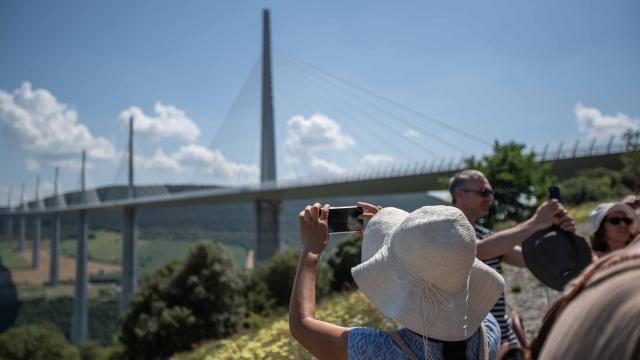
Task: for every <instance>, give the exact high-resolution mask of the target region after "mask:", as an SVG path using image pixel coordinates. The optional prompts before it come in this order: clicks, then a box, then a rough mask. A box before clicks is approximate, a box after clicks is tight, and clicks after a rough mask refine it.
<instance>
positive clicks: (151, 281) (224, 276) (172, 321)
mask: <svg viewBox="0 0 640 360" xmlns="http://www.w3.org/2000/svg"><path fill="white" fill-rule="evenodd" d="M242 319H244V304H243V299H242V281H241V277H240V274H239V272H238V271H237V270H236V268H235V266H234V264H233V261H232V259H231V257H230V255H229V254H228V253H227V251H226V250H225V249H224V248H223V247H222V246H220V245H217V244H208V243H200V244H198V245H197V246H195V247H194V248H192V249H191V250H190V252H189V255H188V256H187V258H186V259H185V260H184V262H172V263H169V264H167V265H165V266H164V267H162V268H160V269H159V270H158V271H156V272H155V273H153V274H152V275H151V276H149V277H148V278H146V279H145V280H143V282H142V284H141V288H140V291H139V292H138V294H136V296H135V297H134V298H133V301H132V302H131V309H130V311H129V312H128V313H127V314H126V316H125V318H124V321H123V326H122V330H121V333H120V334H119V336H118V342H119V343H121V345H122V346H123V350H122V354H121V357H125V358H133V359H151V358H153V359H155V358H168V357H169V356H170V355H171V354H173V353H174V352H177V351H183V350H187V349H190V348H191V347H192V346H193V344H195V343H196V342H198V341H201V340H204V339H217V338H221V337H224V336H228V335H230V334H232V333H233V332H235V330H236V328H237V325H238V324H239V323H240V321H241V320H242Z"/></svg>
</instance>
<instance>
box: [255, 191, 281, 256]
mask: <svg viewBox="0 0 640 360" xmlns="http://www.w3.org/2000/svg"><path fill="white" fill-rule="evenodd" d="M279 219H280V202H279V201H273V200H258V201H256V231H257V251H256V260H257V261H265V260H269V259H270V258H271V257H272V256H273V254H275V253H276V252H278V251H279V250H280V248H281V244H280V238H279V234H280V223H279Z"/></svg>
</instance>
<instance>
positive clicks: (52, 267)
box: [49, 213, 60, 286]
mask: <svg viewBox="0 0 640 360" xmlns="http://www.w3.org/2000/svg"><path fill="white" fill-rule="evenodd" d="M52 235H53V236H52V237H51V254H50V255H49V256H50V258H51V260H50V261H49V285H51V286H56V285H58V281H59V280H60V278H59V277H60V275H59V271H60V262H59V259H60V213H55V214H53V234H52Z"/></svg>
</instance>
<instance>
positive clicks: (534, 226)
mask: <svg viewBox="0 0 640 360" xmlns="http://www.w3.org/2000/svg"><path fill="white" fill-rule="evenodd" d="M526 224H527V226H528V227H530V228H531V230H533V231H534V232H535V231H540V230H544V229H546V228H547V226H545V224H543V223H542V221H540V218H539V217H538V216H534V217H532V218H531V219H529V220H527V222H526Z"/></svg>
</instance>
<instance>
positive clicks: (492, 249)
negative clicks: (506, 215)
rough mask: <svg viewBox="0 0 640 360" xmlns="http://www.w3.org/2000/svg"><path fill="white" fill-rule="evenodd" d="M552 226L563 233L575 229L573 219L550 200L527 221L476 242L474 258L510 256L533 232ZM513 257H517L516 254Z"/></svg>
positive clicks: (555, 201) (558, 204)
mask: <svg viewBox="0 0 640 360" xmlns="http://www.w3.org/2000/svg"><path fill="white" fill-rule="evenodd" d="M553 224H556V225H559V226H560V227H561V228H562V229H563V230H565V231H575V227H576V225H575V222H574V221H573V218H572V217H571V216H569V214H568V213H567V210H565V209H564V207H562V205H561V204H560V203H558V201H557V200H550V201H547V202H545V203H544V204H542V205H540V207H539V208H538V209H537V210H536V213H535V214H534V215H533V217H531V218H530V219H529V220H527V221H525V222H522V223H520V224H518V225H516V226H514V227H512V228H509V229H506V230H503V231H500V232H498V233H495V234H493V235H491V236H489V237H487V238H484V239H482V240H478V249H477V253H476V256H477V257H478V258H479V259H480V260H489V259H493V258H496V257H498V256H503V255H506V254H510V253H511V252H512V250H514V248H515V246H516V245H520V244H521V243H522V242H523V241H524V240H525V239H527V238H528V237H529V236H531V235H533V234H534V233H535V232H537V231H540V230H544V229H546V228H548V227H550V226H551V225H553ZM513 255H514V257H517V254H513ZM511 260H514V261H512V262H510V263H513V264H514V265H516V264H518V263H519V262H518V261H517V259H515V258H514V259H511ZM522 264H523V262H522Z"/></svg>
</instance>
